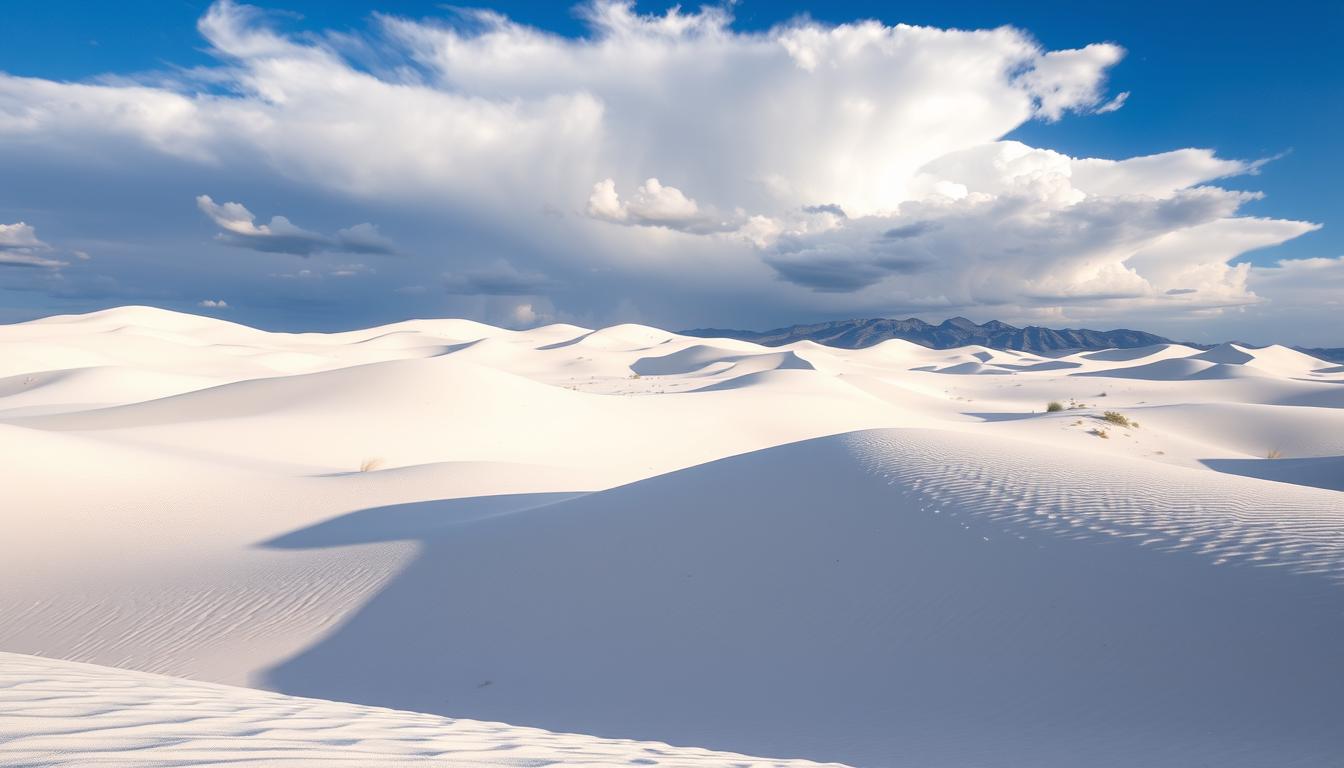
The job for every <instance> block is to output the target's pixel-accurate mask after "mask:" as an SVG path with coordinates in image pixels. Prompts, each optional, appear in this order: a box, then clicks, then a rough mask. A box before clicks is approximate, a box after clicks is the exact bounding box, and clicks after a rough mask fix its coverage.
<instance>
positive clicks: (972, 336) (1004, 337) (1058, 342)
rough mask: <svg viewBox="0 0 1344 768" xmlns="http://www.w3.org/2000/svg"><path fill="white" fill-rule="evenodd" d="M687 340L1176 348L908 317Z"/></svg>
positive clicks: (1149, 338)
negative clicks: (895, 340)
mask: <svg viewBox="0 0 1344 768" xmlns="http://www.w3.org/2000/svg"><path fill="white" fill-rule="evenodd" d="M681 333H682V335H685V336H697V337H700V338H729V339H741V340H743V341H752V342H755V343H757V344H764V345H766V346H769V347H777V346H780V345H783V344H791V343H793V342H795V341H804V340H806V341H814V342H816V343H818V344H825V345H827V346H831V347H842V348H844V349H859V348H862V347H871V346H873V345H874V344H880V343H881V342H884V341H886V340H888V339H905V340H906V341H912V342H914V343H916V344H922V345H923V346H926V347H932V348H933V349H949V348H951V347H962V346H966V345H967V344H979V345H981V346H985V347H989V348H991V349H1017V350H1022V351H1024V352H1034V353H1037V354H1045V353H1051V352H1064V351H1069V350H1078V349H1112V348H1119V349H1128V348H1131V347H1146V346H1149V345H1151V344H1173V343H1177V342H1173V341H1172V340H1171V339H1167V338H1164V337H1162V336H1158V335H1156V334H1152V333H1147V332H1144V331H1134V330H1130V329H1128V328H1117V329H1115V330H1111V331H1094V330H1091V329H1088V328H1064V329H1058V330H1057V329H1054V328H1044V327H1041V326H1038V325H1029V326H1027V327H1025V328H1018V327H1017V326H1013V325H1009V324H1007V323H1002V322H999V321H998V320H990V321H989V322H987V323H984V324H983V325H977V324H976V323H974V322H972V321H970V320H967V319H966V318H964V317H954V318H952V319H950V320H944V321H943V322H941V323H939V324H937V325H933V324H930V323H926V322H924V321H923V320H917V319H915V318H913V317H912V318H908V319H906V320H891V319H887V318H872V319H868V320H835V321H832V322H828V323H815V324H813V325H791V326H789V327H788V328H776V329H774V330H771V331H737V330H731V329H725V328H696V329H694V330H690V331H681ZM1180 343H1182V344H1186V345H1188V346H1192V347H1197V348H1200V349H1208V348H1209V347H1210V346H1211V345H1209V344H1195V343H1192V342H1180ZM1294 349H1298V350H1299V351H1301V352H1305V353H1307V354H1309V355H1312V356H1313V357H1318V358H1320V359H1322V360H1329V361H1332V362H1339V363H1344V348H1341V349H1320V348H1316V349H1305V348H1301V347H1294Z"/></svg>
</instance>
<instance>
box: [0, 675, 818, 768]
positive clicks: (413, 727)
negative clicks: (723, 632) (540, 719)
mask: <svg viewBox="0 0 1344 768" xmlns="http://www.w3.org/2000/svg"><path fill="white" fill-rule="evenodd" d="M0 734H3V736H4V738H5V741H4V743H3V744H0V755H3V757H4V758H5V765H6V766H7V768H21V767H27V766H33V767H36V766H42V768H67V767H68V768H85V767H86V766H90V765H98V766H108V767H114V766H125V767H126V768H132V767H133V768H187V767H188V766H218V765H230V766H257V767H258V768H260V767H268V766H283V767H284V768H304V767H306V766H311V767H321V768H325V766H330V765H354V766H361V767H364V766H367V767H368V768H383V767H384V766H386V767H387V768H400V767H401V766H413V765H414V766H433V765H470V766H491V767H497V768H534V767H535V766H538V765H574V766H586V767H588V768H601V767H602V766H630V765H649V766H663V768H700V767H701V766H728V765H731V766H738V767H739V768H808V767H819V764H818V763H812V762H807V761H803V760H767V759H761V758H754V757H748V756H746V755H737V754H730V753H725V752H710V751H708V750H703V749H685V748H677V747H670V746H668V745H667V744H660V743H657V742H639V741H629V740H623V739H622V740H617V739H597V738H593V737H591V736H579V735H574V734H565V733H548V732H546V731H541V730H538V729H535V728H519V727H516V726H510V725H505V724H502V723H489V722H480V721H474V720H460V719H459V720H449V719H446V718H441V717H435V716H433V715H424V714H418V713H414V712H398V711H396V710H391V709H380V708H377V707H364V706H359V705H356V704H343V703H337V702H331V701H319V700H316V699H303V698H296V697H293V696H284V695H281V694H275V693H267V692H265V691H255V690H246V689H242V688H230V687H227V686H222V685H214V684H211V683H200V682H195V681H190V680H181V679H177V678H170V677H161V676H157V675H148V674H145V673H142V672H130V671H126V670H120V669H111V668H108V667H98V666H92V665H88V664H76V663H72V662H68V661H54V660H51V659H44V658H38V657H34V656H19V655H16V654H11V653H0ZM831 765H834V764H831Z"/></svg>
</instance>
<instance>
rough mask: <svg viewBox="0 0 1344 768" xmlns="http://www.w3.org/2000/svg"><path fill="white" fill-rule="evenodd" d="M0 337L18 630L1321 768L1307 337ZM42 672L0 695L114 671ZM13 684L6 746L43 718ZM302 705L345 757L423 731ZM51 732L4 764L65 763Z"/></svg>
mask: <svg viewBox="0 0 1344 768" xmlns="http://www.w3.org/2000/svg"><path fill="white" fill-rule="evenodd" d="M0 350H2V351H3V355H0V446H3V447H4V451H5V456H6V490H7V494H8V498H9V500H10V503H7V504H6V505H4V506H3V508H0V523H2V524H3V525H4V526H5V531H6V532H7V534H8V535H7V536H5V537H0V562H3V563H4V564H5V565H4V569H5V578H4V579H3V580H0V616H3V617H4V621H3V622H0V651H10V652H14V653H22V654H36V655H39V656H43V657H49V658H53V659H65V660H70V661H78V662H91V663H95V664H102V665H110V666H115V667H121V668H124V669H128V670H137V671H139V672H142V673H143V672H151V673H165V674H169V675H174V676H178V677H185V678H190V679H192V680H195V681H204V682H208V683H225V684H231V685H245V686H252V687H260V688H266V689H270V690H272V691H277V692H281V693H285V694H292V695H296V696H308V697H317V698H320V699H329V700H334V701H344V702H353V703H355V704H360V705H374V706H379V707H389V708H392V709H396V710H412V711H416V712H423V713H431V714H434V715H443V716H448V717H453V718H470V719H473V720H491V721H501V722H508V723H511V724H513V725H515V726H530V727H536V728H544V729H547V730H548V731H561V732H576V733H587V734H593V735H595V736H601V737H609V738H618V739H627V738H628V739H641V740H649V741H659V742H668V743H672V744H676V745H681V746H696V747H706V748H710V749H719V750H728V751H731V752H739V753H746V754H762V755H772V756H780V757H796V758H807V759H813V760H822V761H839V762H844V763H849V764H854V765H873V766H878V765H882V766H887V765H910V766H930V765H949V766H961V765H974V766H1000V765H1002V766H1020V765H1033V766H1074V765H1089V766H1110V765H1114V766H1130V765H1143V766H1172V767H1173V768H1175V767H1176V766H1188V765H1192V764H1201V763H1204V764H1213V765H1220V766H1259V765H1268V764H1273V765H1282V766H1292V765H1299V766H1318V765H1320V766H1327V765H1336V764H1338V762H1339V759H1340V757H1341V756H1344V735H1341V733H1340V729H1339V728H1338V713H1339V712H1341V711H1344V651H1341V650H1340V649H1341V648H1344V494H1342V493H1341V492H1340V491H1341V481H1340V479H1339V478H1340V477H1341V471H1342V470H1344V373H1341V372H1340V371H1338V370H1335V369H1334V368H1333V367H1332V366H1330V365H1329V364H1328V363H1325V362H1322V361H1318V360H1314V359H1312V358H1309V357H1307V356H1305V355H1301V354H1300V353H1296V352H1292V351H1291V350H1286V349H1283V348H1273V347H1271V348H1267V349H1250V348H1242V347H1238V346H1235V345H1225V346H1223V347H1219V348H1215V349H1214V350H1210V351H1208V352H1200V351H1198V350H1194V349H1191V348H1188V347H1181V346H1179V345H1160V346H1157V347H1149V348H1142V349H1138V350H1111V351H1105V352H1085V353H1079V354H1073V355H1066V356H1062V357H1058V358H1042V357H1038V356H1034V355H1031V354H1028V353H1022V352H1011V351H1007V352H1005V351H1001V350H990V349H985V348H981V347H966V348H962V349H954V350H931V349H925V348H923V347H918V346H916V345H912V344H908V343H904V342H887V343H884V344H880V345H877V346H875V347H871V348H868V349H864V350H841V349H832V348H826V347H821V346H818V345H816V344H811V343H807V342H804V343H799V344H795V345H791V346H790V347H786V348H782V349H781V348H765V347H759V346H756V345H753V344H750V343H746V342H741V341H732V340H726V339H699V338H688V337H680V336H677V335H675V334H671V333H667V332H664V331H661V330H658V329H655V328H649V327H645V326H631V325H627V326H617V327H614V328H608V329H602V330H596V331H590V330H588V329H583V328H578V327H575V326H548V327H544V328H539V329H535V330H531V331H506V330H501V329H496V328H492V327H490V326H485V325H481V324H478V323H471V322H468V321H455V320H430V321H408V322H405V323H398V324H396V325H393V326H386V327H382V328H374V329H368V330H364V331H350V332H346V333H340V334H277V333H266V332H263V331H258V330H255V329H251V328H246V327H243V326H239V325H234V324H231V323H225V322H222V321H218V320H211V319H207V318H196V317H192V316H188V315H180V314H176V313H171V312H166V311H162V310H154V309H149V308H144V307H126V308H121V309H115V310H107V311H104V312H99V313H93V314H90V315H84V316H67V317H60V318H48V319H46V320H41V321H34V322H31V323H24V324H19V325H12V326H0ZM1049 401H1058V402H1060V403H1062V404H1063V406H1064V410H1062V411H1059V412H1052V413H1046V412H1045V405H1046V403H1047V402H1049ZM1105 411H1116V412H1118V413H1120V414H1121V415H1122V416H1123V417H1124V419H1123V420H1121V419H1113V420H1112V421H1106V420H1103V418H1102V416H1103V412H1105ZM1134 422H1137V424H1135V423H1134ZM1269 456H1274V457H1276V458H1267V457H1269ZM46 664H48V662H43V661H41V660H34V659H23V658H19V657H12V656H11V657H5V660H4V662H3V663H2V664H0V675H5V674H10V673H7V672H5V669H6V668H8V669H9V670H11V671H12V670H14V669H19V670H21V672H22V676H23V679H24V680H25V681H26V682H24V683H23V685H21V686H18V687H17V688H14V690H18V691H23V690H39V691H40V690H45V689H44V688H43V686H44V685H50V686H55V687H54V688H53V689H52V690H53V691H54V692H53V693H52V695H53V696H55V697H58V698H59V696H65V695H70V696H75V695H76V693H75V692H77V691H78V690H79V689H80V688H81V686H83V687H87V688H89V689H97V688H99V686H103V685H121V684H120V683H113V682H111V681H112V678H114V677H116V676H117V675H119V674H121V673H118V672H114V671H106V670H101V671H100V670H93V669H92V668H87V667H70V666H62V665H60V664H55V663H50V666H44V665H46ZM15 665H18V666H15ZM72 670H73V671H72ZM11 679H12V677H11ZM126 679H128V680H129V679H132V678H130V677H128V678H126ZM133 679H134V680H137V681H146V680H152V681H156V682H153V683H147V682H146V683H143V684H144V685H152V686H160V687H163V686H167V687H171V686H172V685H173V684H170V683H168V682H166V678H147V677H143V676H140V677H134V678H133ZM44 681H46V682H44ZM99 681H104V682H99ZM139 684H140V683H135V685H139ZM135 685H132V686H131V689H132V690H134V689H135ZM180 685H181V686H183V687H182V688H181V689H180V690H179V691H178V692H176V693H173V694H171V695H181V696H183V697H187V698H191V697H199V698H200V699H201V700H202V701H205V700H207V699H208V698H209V697H208V696H207V695H206V693H202V691H211V692H215V693H210V694H209V695H210V696H214V695H216V694H217V693H218V692H219V691H229V690H231V689H219V688H214V687H211V686H201V685H200V684H198V683H194V682H193V683H185V682H183V683H180ZM191 686H197V688H192V687H191ZM57 689H59V691H65V692H66V693H60V692H59V691H57ZM198 689H199V690H198ZM14 690H10V691H8V692H7V693H5V694H4V695H0V731H3V729H4V727H5V725H4V724H7V723H11V722H18V723H24V722H29V721H27V720H24V719H23V718H20V717H17V710H18V709H19V708H22V707H23V706H25V705H24V704H23V703H22V702H23V701H25V700H24V699H22V698H15V696H16V694H15V693H14ZM165 695H168V694H165ZM219 695H223V694H219ZM229 695H230V696H232V695H237V696H242V697H246V696H255V697H257V698H255V699H249V700H248V701H249V702H250V703H247V706H256V707H259V708H260V709H259V710H258V711H257V713H256V715H255V718H252V716H251V715H248V716H246V717H245V716H242V715H240V716H239V717H240V718H241V719H239V720H237V721H236V722H253V721H254V720H259V721H261V722H267V720H266V719H267V718H273V717H278V715H275V714H273V713H275V712H281V713H283V712H285V711H288V710H286V707H288V706H291V705H290V704H287V703H285V700H283V699H281V698H279V697H275V696H272V695H271V694H264V693H255V694H254V693H246V694H244V693H241V692H239V693H236V694H229ZM268 697H269V698H268ZM193 700H194V699H193ZM26 701H31V699H28V700H26ZM92 701H94V702H95V704H90V705H89V706H102V707H103V708H104V709H103V711H105V712H113V711H117V710H118V708H119V707H124V708H125V709H126V710H127V712H128V713H131V712H140V713H141V714H143V713H144V712H145V711H146V710H145V709H144V707H145V706H147V705H146V704H145V703H144V701H143V700H142V699H136V698H135V697H134V696H130V697H128V698H125V699H124V700H122V699H115V698H114V699H113V700H112V701H111V702H110V703H109V702H106V701H104V703H103V704H97V703H96V702H97V701H99V700H98V699H97V697H96V696H95V697H94V698H93V699H92ZM118 702H120V703H118ZM293 706H305V707H306V706H313V707H318V706H321V707H330V708H332V709H331V711H332V712H333V713H334V714H332V717H333V718H334V720H333V723H345V725H339V727H340V728H354V727H356V726H354V725H350V724H349V721H350V720H351V719H352V718H357V719H358V721H359V722H360V723H363V725H359V726H358V729H360V730H358V731H357V735H354V736H350V737H349V738H352V739H356V740H359V739H373V740H375V741H376V740H379V739H384V738H386V739H391V740H393V741H396V739H398V738H401V737H400V736H399V735H398V733H400V731H397V729H398V728H400V727H401V726H400V725H397V723H398V722H400V721H399V720H398V718H411V719H415V718H421V717H422V716H420V715H406V714H402V713H390V714H387V715H386V717H387V718H389V719H386V720H383V719H381V718H383V716H382V715H380V716H379V717H376V718H372V719H371V720H370V719H368V718H364V717H362V716H358V717H357V715H356V714H355V712H356V709H355V708H353V707H346V705H336V704H325V703H323V704H321V705H318V704H303V705H297V704H296V705H293ZM343 707H345V708H344V709H342V708H343ZM267 708H270V709H267ZM61 711H64V710H61ZM71 711H72V712H73V711H74V710H73V709H72V710H71ZM156 711H157V710H156ZM71 716H73V715H71ZM127 716H128V717H132V715H130V714H128V715H127ZM139 716H140V715H134V717H139ZM7 717H8V718H9V719H6V718H7ZM230 717H231V715H230ZM423 717H425V718H427V719H425V720H424V722H433V723H438V724H440V725H436V726H434V727H433V728H431V730H433V733H432V734H431V735H430V736H427V737H426V738H431V737H432V738H433V739H445V740H447V741H448V742H451V741H452V740H453V739H456V738H460V739H461V740H463V741H464V742H465V743H468V744H467V746H462V745H457V746H451V748H452V749H478V748H481V747H480V745H481V744H484V743H487V742H486V741H482V739H486V737H485V736H482V735H481V733H478V732H476V731H472V732H471V733H468V734H466V735H461V734H462V733H463V728H462V727H460V726H459V725H457V724H453V725H451V727H449V726H448V725H445V724H444V723H445V721H442V720H438V719H436V718H429V717H428V716H423ZM248 718H252V719H251V720H249V719H248ZM150 719H151V720H152V717H151V718H150ZM226 719H227V718H226ZM53 722H54V721H51V722H48V723H47V724H46V725H40V726H34V727H35V728H39V729H40V728H42V727H48V726H52V727H55V726H53V725H52V723H53ZM230 722H233V721H230ZM416 722H420V721H419V720H417V721H416ZM382 723H386V725H387V732H386V733H383V732H381V731H380V730H379V729H380V728H381V727H382V725H381V724H382ZM273 727H279V726H273V725H264V726H259V727H255V728H247V727H241V726H240V727H239V728H237V729H233V726H232V725H230V726H228V727H225V728H224V729H223V730H222V731H220V732H218V733H217V734H215V736H211V735H210V734H211V732H208V731H202V732H199V733H193V735H192V738H193V739H195V738H198V737H199V738H207V737H209V738H212V739H213V738H216V737H217V736H218V737H227V736H229V735H232V736H234V737H235V739H236V737H239V736H241V735H242V734H244V733H251V732H253V731H257V732H259V733H267V732H270V729H272V728H273ZM337 727H338V726H337V725H333V728H337ZM440 727H441V728H442V729H443V730H434V729H435V728H440ZM472 727H473V728H476V726H472ZM480 727H481V728H484V729H485V731H489V732H490V733H495V731H490V728H497V729H502V730H499V731H498V733H501V734H507V735H506V736H501V737H500V738H508V739H511V740H512V739H515V738H516V740H517V741H516V743H517V744H519V745H522V746H523V747H525V748H526V749H528V750H534V752H535V754H536V755H537V756H538V757H537V758H536V759H538V760H547V759H551V758H547V757H546V756H545V754H546V752H545V750H546V749H550V748H552V747H555V746H556V745H557V744H561V743H562V742H558V741H555V740H554V739H557V738H561V737H553V736H552V735H551V734H543V733H541V732H536V731H528V730H526V729H511V730H510V729H507V728H506V727H504V726H491V727H490V728H486V727H485V726H480ZM146 728H148V729H149V731H152V732H155V733H157V732H159V731H155V730H154V728H151V727H149V726H148V725H147V726H146ZM231 729H232V730H231ZM468 730H470V729H468ZM60 732H61V731H60V730H59V729H58V730H56V731H52V732H51V733H50V734H49V735H48V736H47V737H43V738H48V739H57V740H59V739H58V736H59V733H60ZM454 734H457V735H454ZM147 738H149V737H147ZM155 738H157V737H155ZM289 738H290V737H289V736H286V739H289ZM344 738H346V737H335V739H334V740H333V741H331V742H323V741H321V737H320V736H319V735H318V734H303V733H301V734H297V735H294V736H293V739H294V740H295V742H293V743H295V744H297V746H296V747H295V749H299V750H300V752H301V751H302V748H307V747H305V746H304V742H305V741H306V740H310V739H311V740H312V741H313V743H312V744H310V745H307V746H308V747H311V748H312V749H313V750H317V751H316V752H313V753H312V754H313V755H318V754H321V750H323V749H328V748H329V747H330V745H331V744H339V743H344V741H342V739H344ZM563 738H564V739H568V738H579V737H563ZM473 739H475V741H473ZM548 739H549V740H548ZM66 741H67V746H69V745H70V744H73V745H74V748H75V749H76V750H78V749H81V748H85V749H89V750H91V751H92V752H96V751H97V750H106V751H109V752H110V751H111V750H113V749H116V747H114V746H110V744H112V743H113V742H106V741H105V740H104V739H103V737H102V736H97V735H91V734H85V735H83V736H80V737H79V738H77V739H76V738H75V737H73V736H71V737H70V739H67V740H66ZM487 741H488V739H487ZM115 743H118V744H120V743H123V742H115ZM154 743H155V742H153V739H152V738H149V740H148V741H147V742H146V744H147V745H152V744H154ZM253 743H256V742H253V741H252V740H251V739H248V740H246V741H237V744H239V745H241V744H253ZM435 743H439V742H435ZM444 743H447V742H444ZM564 743H566V744H567V743H568V742H564ZM575 743H576V744H577V743H578V742H575ZM583 743H584V744H589V743H593V744H595V743H596V742H583ZM33 744H38V745H51V744H54V742H52V741H43V740H41V739H37V740H36V741H34V740H33V739H32V738H29V739H27V741H22V740H21V741H20V742H18V743H17V746H12V745H10V744H7V743H5V742H4V740H3V739H0V758H9V757H10V756H14V755H17V756H18V757H14V759H4V760H0V762H5V763H6V764H9V763H21V762H22V761H28V762H32V763H33V764H47V763H42V762H41V753H42V752H43V750H44V749H53V750H54V749H57V747H56V746H48V747H42V746H38V747H34V746H32V745H33ZM160 746H162V745H160ZM122 748H125V747H122ZM209 748H210V749H211V750H215V749H224V750H226V751H227V746H225V745H222V744H221V743H217V742H215V741H212V742H211V744H210V747H209ZM239 748H240V749H241V748H243V747H241V746H240V747H239ZM249 748H250V747H249ZM259 748H260V747H259ZM286 748H288V747H286ZM557 748H558V747H557ZM584 748H585V749H586V748H587V747H584ZM16 749H24V750H27V751H24V752H17V751H13V750H16ZM389 749H390V750H392V751H391V752H389V753H387V754H383V755H382V757H385V758H386V759H388V760H392V759H394V758H396V757H397V756H398V755H401V753H400V752H398V751H397V750H400V749H402V747H400V746H396V745H395V744H393V745H392V746H389ZM407 749H411V748H410V747H407ZM426 749H430V748H429V747H426ZM433 749H438V747H434V748H433ZM535 750H540V751H535ZM534 752H527V751H525V752H519V753H518V754H520V755H521V754H527V755H533V754H534ZM393 753H395V754H393ZM164 754H166V755H167V754H169V753H164ZM209 754H219V753H216V752H210V753H209ZM380 754H381V753H380ZM594 754H598V753H594ZM611 754H612V757H611V760H613V761H614V760H617V759H618V758H619V759H621V760H625V761H626V762H629V759H633V758H631V757H630V755H631V754H633V753H626V752H620V751H619V750H618V751H617V752H613V753H611ZM696 754H697V755H700V756H703V758H704V760H703V761H702V762H704V763H705V764H709V763H713V762H715V761H716V760H718V761H721V762H725V761H726V762H733V760H735V759H736V758H734V759H733V760H729V758H727V757H722V758H721V757H719V756H710V755H708V753H696ZM294 756H295V757H296V758H297V757H311V756H310V755H302V754H298V753H296V754H295V755H294ZM607 757H608V756H607V755H606V753H601V756H600V759H599V758H598V757H594V758H593V761H591V762H590V763H585V764H606V763H603V762H601V761H602V760H605V759H607ZM173 759H176V756H171V757H165V758H164V764H177V763H172V762H171V760H173ZM370 759H372V758H370ZM686 759H687V760H689V759H690V758H686ZM695 759H700V758H699V757H697V758H695ZM659 762H660V763H661V762H663V761H662V760H660V761H659ZM23 764H27V763H23ZM55 764H60V763H55ZM71 764H79V763H78V761H76V762H75V763H71ZM188 764H190V763H188ZM362 764H373V763H362ZM484 764H493V763H489V762H488V761H486V762H484ZM499 764H515V763H507V762H505V763H499ZM516 764H522V763H516ZM529 764H535V763H529ZM673 764H687V765H693V764H701V763H696V762H684V763H673Z"/></svg>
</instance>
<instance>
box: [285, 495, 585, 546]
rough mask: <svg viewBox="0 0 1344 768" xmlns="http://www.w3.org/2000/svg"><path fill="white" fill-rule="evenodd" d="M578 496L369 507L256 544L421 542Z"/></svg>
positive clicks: (505, 497)
mask: <svg viewBox="0 0 1344 768" xmlns="http://www.w3.org/2000/svg"><path fill="white" fill-rule="evenodd" d="M582 495H584V494H582V493H515V494H501V495H498V496H477V497H473V498H465V499H433V500H430V501H413V502H408V503H406V504H391V505H388V506H385V507H371V508H369V509H361V510H358V511H356V512H350V513H348V514H344V515H341V516H339V517H334V518H332V519H330V520H324V521H322V522H320V523H317V524H316V525H310V526H308V527H307V528H301V529H299V530H297V531H291V532H289V533H286V534H284V535H282V536H277V537H276V538H274V539H270V540H269V541H264V542H262V543H261V546H263V547H269V548H272V549H320V548H324V547H344V546H349V545H352V544H371V543H374V542H386V541H402V540H405V539H427V538H433V537H434V536H437V535H441V534H443V533H445V532H446V531H447V530H448V529H451V528H453V527H454V526H458V525H462V524H465V523H471V522H476V521H479V520H485V519H487V518H491V517H497V516H499V515H508V514H513V513H515V512H523V511H526V510H529V509H536V508H537V507H544V506H546V505H547V504H554V503H556V502H559V501H565V500H567V499H572V498H575V497H577V496H582Z"/></svg>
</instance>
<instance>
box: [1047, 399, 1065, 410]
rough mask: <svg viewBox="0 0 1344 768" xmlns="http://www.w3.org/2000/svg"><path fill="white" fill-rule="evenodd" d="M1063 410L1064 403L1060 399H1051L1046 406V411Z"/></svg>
mask: <svg viewBox="0 0 1344 768" xmlns="http://www.w3.org/2000/svg"><path fill="white" fill-rule="evenodd" d="M1062 410H1064V404H1063V403H1061V402H1059V401H1058V400H1051V401H1050V403H1049V404H1048V405H1046V406H1045V412H1046V413H1056V412H1058V411H1062Z"/></svg>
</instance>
